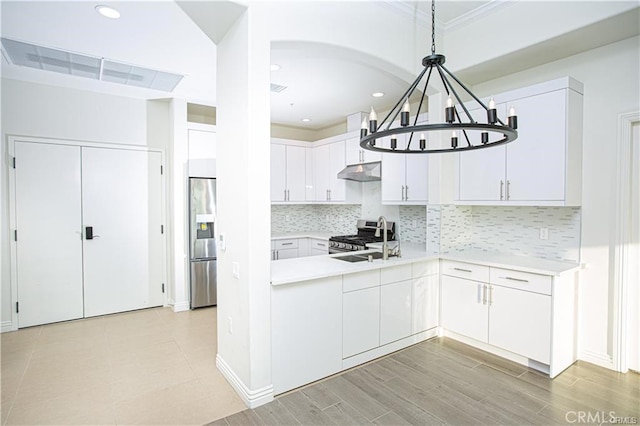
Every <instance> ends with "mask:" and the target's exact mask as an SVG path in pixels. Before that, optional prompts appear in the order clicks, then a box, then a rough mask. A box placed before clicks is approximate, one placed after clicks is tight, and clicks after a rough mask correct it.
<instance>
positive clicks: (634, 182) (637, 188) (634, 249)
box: [625, 123, 640, 371]
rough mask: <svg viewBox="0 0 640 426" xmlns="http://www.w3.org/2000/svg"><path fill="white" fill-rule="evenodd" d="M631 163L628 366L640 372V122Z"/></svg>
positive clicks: (635, 136)
mask: <svg viewBox="0 0 640 426" xmlns="http://www.w3.org/2000/svg"><path fill="white" fill-rule="evenodd" d="M632 137H633V140H632V147H631V153H632V160H631V161H632V162H631V203H630V204H631V215H630V217H631V227H630V228H631V229H630V231H631V235H630V244H629V257H628V258H627V264H626V265H625V268H627V271H628V274H629V275H628V276H627V285H628V286H629V287H628V290H627V291H628V301H629V302H628V305H627V316H628V323H627V336H626V337H627V349H628V353H627V366H628V368H629V369H631V370H633V371H640V124H639V123H635V124H634V126H633V132H632Z"/></svg>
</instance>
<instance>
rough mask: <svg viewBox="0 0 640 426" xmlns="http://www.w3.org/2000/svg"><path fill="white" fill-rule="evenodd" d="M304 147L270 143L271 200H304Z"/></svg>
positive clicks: (305, 161) (305, 153) (305, 162)
mask: <svg viewBox="0 0 640 426" xmlns="http://www.w3.org/2000/svg"><path fill="white" fill-rule="evenodd" d="M306 150H307V149H306V148H304V147H300V146H293V145H280V144H271V201H273V202H278V201H279V202H286V201H292V202H293V201H305V200H306V192H307V187H306V166H307V160H306V155H307V152H306Z"/></svg>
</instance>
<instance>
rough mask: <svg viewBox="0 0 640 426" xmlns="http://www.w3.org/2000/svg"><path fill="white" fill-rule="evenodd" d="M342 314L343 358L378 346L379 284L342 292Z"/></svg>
mask: <svg viewBox="0 0 640 426" xmlns="http://www.w3.org/2000/svg"><path fill="white" fill-rule="evenodd" d="M322 315H323V316H324V315H325V314H322ZM342 315H343V321H342V357H343V358H348V357H350V356H353V355H356V354H359V353H362V352H365V351H368V350H370V349H373V348H376V347H378V346H380V287H379V286H376V287H370V288H366V289H362V290H356V291H351V292H348V293H344V294H343V295H342Z"/></svg>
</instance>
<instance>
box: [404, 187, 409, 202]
mask: <svg viewBox="0 0 640 426" xmlns="http://www.w3.org/2000/svg"><path fill="white" fill-rule="evenodd" d="M404 200H405V201H409V185H407V186H405V187H404Z"/></svg>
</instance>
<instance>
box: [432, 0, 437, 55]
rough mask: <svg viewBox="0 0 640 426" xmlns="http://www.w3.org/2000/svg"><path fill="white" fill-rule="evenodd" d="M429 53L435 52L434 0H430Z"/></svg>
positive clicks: (433, 53)
mask: <svg viewBox="0 0 640 426" xmlns="http://www.w3.org/2000/svg"><path fill="white" fill-rule="evenodd" d="M431 54H432V55H435V54H436V0H431Z"/></svg>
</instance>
